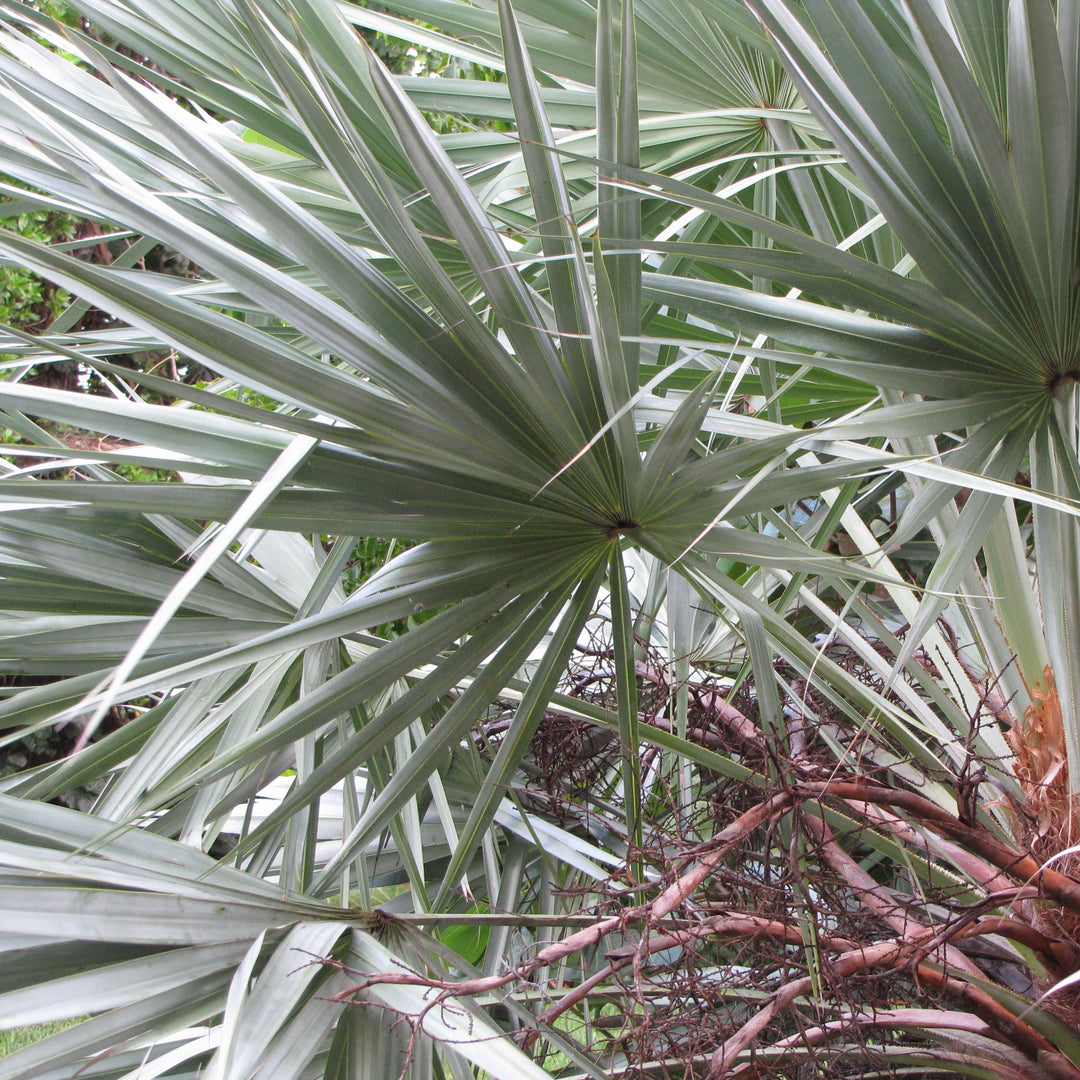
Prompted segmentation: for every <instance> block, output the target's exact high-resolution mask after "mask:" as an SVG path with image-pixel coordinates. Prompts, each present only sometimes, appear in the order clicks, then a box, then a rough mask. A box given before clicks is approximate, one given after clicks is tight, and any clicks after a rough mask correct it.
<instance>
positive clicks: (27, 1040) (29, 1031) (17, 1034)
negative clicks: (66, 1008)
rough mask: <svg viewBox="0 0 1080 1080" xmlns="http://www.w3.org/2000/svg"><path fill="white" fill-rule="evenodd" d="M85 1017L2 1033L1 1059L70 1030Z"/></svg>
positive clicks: (0, 1037) (0, 1033)
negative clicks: (66, 1029)
mask: <svg viewBox="0 0 1080 1080" xmlns="http://www.w3.org/2000/svg"><path fill="white" fill-rule="evenodd" d="M84 1019H86V1018H85V1017H78V1018H77V1019H75V1020H54V1021H53V1022H52V1023H51V1024H31V1025H30V1026H29V1027H21V1028H12V1030H11V1031H0V1058H5V1057H7V1056H8V1055H9V1054H14V1053H15V1051H16V1050H23V1049H25V1048H26V1047H27V1046H31V1045H32V1044H33V1043H36V1042H40V1041H41V1040H42V1039H45V1038H48V1036H50V1035H55V1034H56V1033H57V1032H58V1031H63V1030H64V1028H69V1027H72V1026H74V1025H75V1024H78V1023H81V1022H82V1021H83V1020H84Z"/></svg>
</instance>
